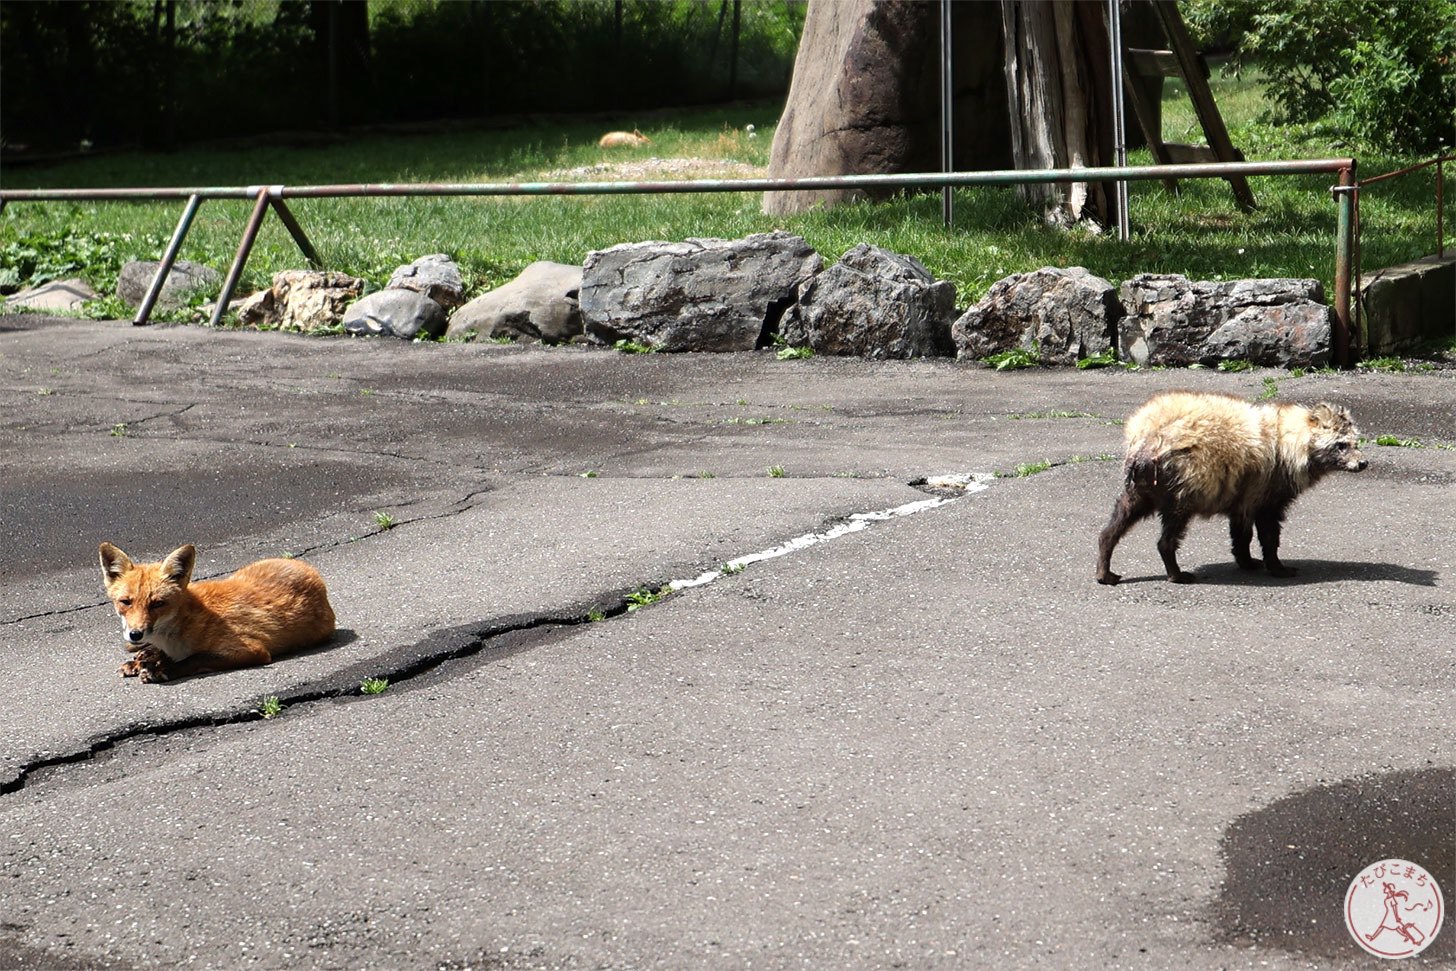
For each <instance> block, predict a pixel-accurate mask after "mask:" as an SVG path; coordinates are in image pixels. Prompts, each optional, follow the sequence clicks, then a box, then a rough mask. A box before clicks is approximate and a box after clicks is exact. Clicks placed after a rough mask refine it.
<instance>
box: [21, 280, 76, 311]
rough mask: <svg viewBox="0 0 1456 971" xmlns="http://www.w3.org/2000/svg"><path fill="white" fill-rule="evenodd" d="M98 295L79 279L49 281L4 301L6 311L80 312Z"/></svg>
mask: <svg viewBox="0 0 1456 971" xmlns="http://www.w3.org/2000/svg"><path fill="white" fill-rule="evenodd" d="M99 296H100V294H99V293H97V292H96V291H95V290H93V289H91V286H90V285H89V284H88V283H87V282H86V281H85V280H81V279H70V280H51V281H50V282H49V283H42V284H41V285H40V286H38V287H31V288H30V289H29V290H22V291H20V292H19V293H17V294H14V295H12V296H11V297H10V298H9V299H8V300H5V301H4V303H3V306H4V308H5V310H6V311H11V310H20V309H21V308H26V309H29V310H80V309H81V307H82V306H83V305H84V304H85V303H86V301H88V300H95V299H96V298H97V297H99Z"/></svg>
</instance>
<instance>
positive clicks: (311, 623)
mask: <svg viewBox="0 0 1456 971" xmlns="http://www.w3.org/2000/svg"><path fill="white" fill-rule="evenodd" d="M100 551H101V577H102V580H103V581H104V582H105V584H106V595H107V596H108V597H110V598H111V602H112V605H113V606H114V607H115V608H116V613H117V615H118V616H120V617H121V633H122V641H123V643H124V644H125V646H126V649H127V650H128V651H130V652H131V653H132V655H133V656H132V658H131V659H130V660H128V661H127V662H126V663H124V664H122V666H121V668H120V673H121V676H122V677H124V678H132V677H139V678H141V680H142V681H167V680H169V679H171V678H174V677H184V676H186V675H190V674H203V673H205V672H208V671H224V670H228V669H230V668H245V667H253V666H256V665H260V664H267V663H269V662H270V661H272V660H273V658H274V657H276V656H278V655H279V654H283V653H285V652H287V651H292V650H297V649H298V648H302V647H310V646H312V645H315V644H321V643H323V642H324V641H326V640H328V639H329V638H330V637H332V636H333V633H334V609H333V607H331V606H329V594H328V590H327V588H326V587H325V586H324V579H323V577H321V576H320V575H319V572H318V571H317V570H315V569H314V568H313V567H311V566H309V565H308V564H307V563H304V562H303V561H301V560H283V559H274V560H259V561H258V562H257V563H252V564H250V565H248V566H245V567H243V568H242V569H241V570H239V571H237V572H236V573H234V574H233V575H232V576H230V577H226V578H223V579H220V580H201V581H199V582H197V583H193V582H192V568H193V566H194V565H195V564H196V562H197V550H196V548H195V547H193V546H192V545H190V544H189V545H187V546H181V547H178V548H177V549H175V550H173V551H172V552H171V553H170V554H169V555H168V556H167V558H166V559H164V560H162V561H161V562H160V563H133V562H132V561H131V558H130V557H128V556H127V555H126V554H125V553H123V552H122V551H121V550H119V549H117V548H116V547H115V546H112V545H111V544H110V543H102V544H101V547H100Z"/></svg>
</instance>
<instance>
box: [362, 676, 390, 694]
mask: <svg viewBox="0 0 1456 971" xmlns="http://www.w3.org/2000/svg"><path fill="white" fill-rule="evenodd" d="M388 688H389V679H388V678H365V679H364V680H363V681H360V682H359V693H360V694H362V695H382V694H384V692H385V691H386V690H388Z"/></svg>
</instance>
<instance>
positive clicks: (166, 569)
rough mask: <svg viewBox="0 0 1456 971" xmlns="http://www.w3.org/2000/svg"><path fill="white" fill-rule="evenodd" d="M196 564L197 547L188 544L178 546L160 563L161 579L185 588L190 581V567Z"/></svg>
mask: <svg viewBox="0 0 1456 971" xmlns="http://www.w3.org/2000/svg"><path fill="white" fill-rule="evenodd" d="M196 562H197V547H195V546H193V545H192V544H191V543H188V544H187V545H186V546H179V547H177V548H176V549H175V550H173V551H172V552H171V553H169V554H168V555H167V558H166V559H165V560H163V561H162V577H163V578H164V579H167V580H171V581H172V582H173V583H175V584H177V585H178V586H180V587H185V586H187V584H188V583H189V582H190V581H191V580H192V567H193V564H195V563H196Z"/></svg>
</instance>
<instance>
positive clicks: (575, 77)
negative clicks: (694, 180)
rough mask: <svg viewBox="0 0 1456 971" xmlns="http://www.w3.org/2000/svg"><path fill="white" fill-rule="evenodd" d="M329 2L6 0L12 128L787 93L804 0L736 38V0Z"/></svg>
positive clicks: (759, 9) (749, 12) (92, 135)
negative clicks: (335, 82)
mask: <svg viewBox="0 0 1456 971" xmlns="http://www.w3.org/2000/svg"><path fill="white" fill-rule="evenodd" d="M330 6H331V5H330V4H323V3H303V2H299V0H228V2H220V0H181V2H179V3H177V4H176V11H175V12H176V28H177V29H176V32H175V36H174V37H173V38H172V39H171V40H170V41H169V38H168V35H167V32H166V30H165V28H164V27H163V25H162V21H161V20H160V19H159V14H160V11H161V6H160V5H159V4H156V3H153V2H151V0H68V2H66V3H54V2H52V3H5V4H0V89H3V90H4V91H5V121H6V132H5V134H6V137H7V138H8V139H10V140H11V141H17V140H18V141H24V142H29V143H32V145H33V146H35V147H56V146H62V145H64V146H66V147H69V148H75V146H76V144H77V142H78V141H79V140H80V139H82V138H86V139H89V140H94V141H95V142H96V143H97V144H98V145H105V146H110V145H113V144H116V143H118V142H135V141H137V140H138V139H139V140H140V141H141V142H142V143H143V144H147V145H160V144H165V143H166V142H167V141H168V140H169V139H171V138H173V137H177V138H181V139H183V140H188V139H199V138H208V137H217V136H236V135H238V134H246V133H252V132H260V131H275V130H277V129H278V127H279V115H278V107H277V106H279V105H287V106H288V118H287V125H288V127H290V128H293V129H296V130H307V129H310V128H314V129H322V128H324V127H326V126H329V125H330V124H331V116H332V115H333V114H334V113H335V112H336V113H337V116H338V120H339V121H341V122H342V123H344V124H358V123H379V122H399V121H410V122H417V121H420V120H422V119H433V118H443V117H467V118H478V117H481V116H490V115H520V114H525V113H529V112H539V111H550V112H563V111H569V112H589V111H606V110H616V111H624V110H625V111H640V110H643V109H655V108H661V107H665V106H669V105H673V104H678V105H681V104H701V103H705V102H715V101H718V102H721V101H725V100H730V99H747V98H765V97H773V96H779V95H782V94H783V92H784V91H786V90H787V87H788V80H789V74H790V70H791V68H792V65H793V60H794V55H795V52H796V51H797V48H798V39H799V35H800V33H801V32H802V28H803V20H804V7H805V5H804V4H802V3H785V2H782V0H743V2H742V4H741V8H740V12H741V16H740V17H739V18H738V26H739V31H738V35H737V37H736V43H735V38H734V36H733V21H732V20H725V19H724V18H723V16H722V15H721V14H722V11H723V10H725V9H727V8H726V5H722V4H719V3H707V2H702V0H633V2H630V3H625V4H621V3H617V2H615V0H565V2H563V0H553V2H544V0H543V2H526V0H516V2H502V0H492V2H472V3H462V2H453V0H451V2H437V0H373V2H371V3H369V4H368V6H367V13H366V12H365V11H366V7H365V4H363V3H359V4H342V5H337V4H336V5H332V6H333V8H334V11H335V12H336V13H337V17H331V16H329V13H328V12H327V11H328V10H329V8H330ZM619 15H621V20H620V27H619V25H618V19H617V18H618V16H619ZM331 36H333V37H334V38H335V39H336V44H337V46H336V48H335V50H334V52H333V58H332V60H333V61H334V62H335V64H336V66H337V69H338V70H339V73H340V76H341V78H342V82H343V83H342V84H340V86H339V89H338V92H337V95H338V100H337V102H336V104H335V105H334V106H333V107H334V109H335V110H334V111H331V107H330V101H329V98H328V96H327V92H328V90H329V64H330V61H331V57H330V51H329V39H330V37H331ZM734 53H736V55H737V57H736V61H732V60H731V55H733V54H734ZM164 64H165V65H168V66H169V67H168V70H167V71H165V72H164V71H163V70H162V68H161V67H160V66H161V65H164ZM166 78H171V79H172V84H171V85H166V84H165V80H164V79H166ZM167 91H170V92H172V97H173V99H174V100H173V102H172V104H171V110H170V111H168V98H167V97H166V92H167ZM139 104H144V105H147V106H148V107H149V109H150V110H147V111H141V112H139V111H137V110H136V105H139ZM82 105H84V106H85V107H84V109H82V108H81V106H82ZM628 127H630V124H629V125H628Z"/></svg>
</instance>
